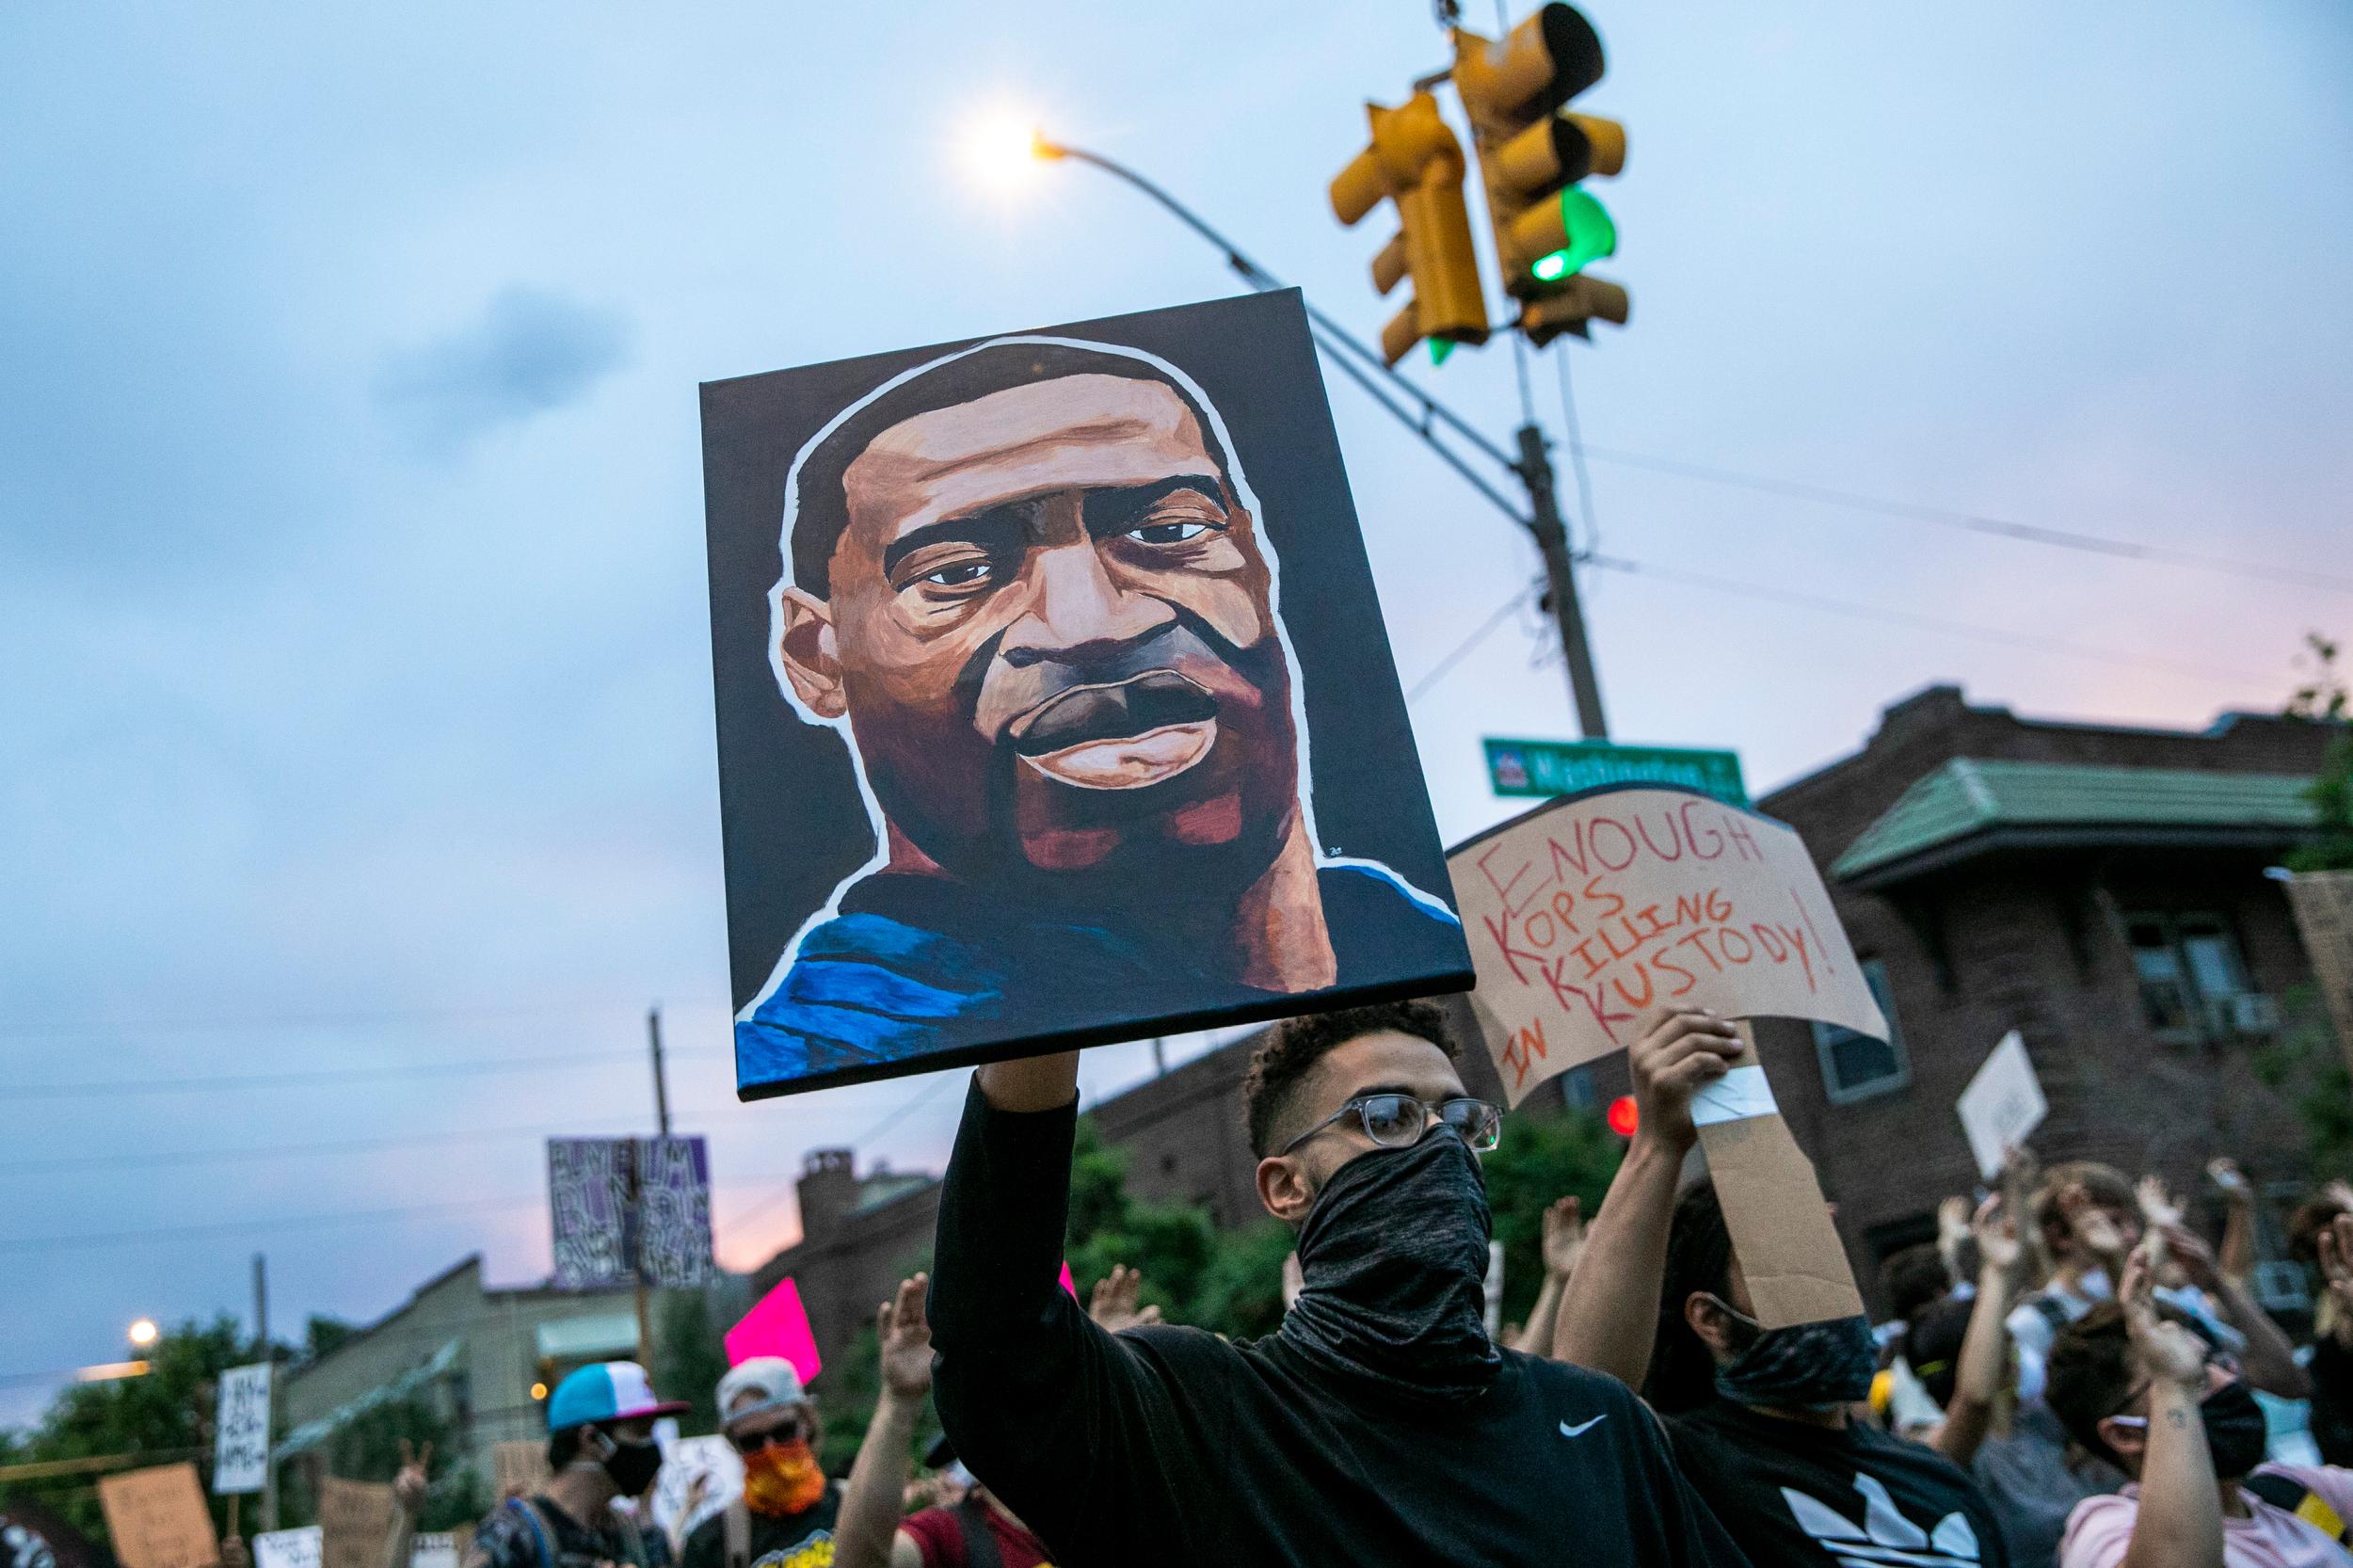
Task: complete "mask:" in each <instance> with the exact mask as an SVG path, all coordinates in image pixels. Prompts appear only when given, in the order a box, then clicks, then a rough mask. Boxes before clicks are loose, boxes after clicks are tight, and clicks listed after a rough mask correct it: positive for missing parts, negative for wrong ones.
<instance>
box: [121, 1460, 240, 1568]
mask: <svg viewBox="0 0 2353 1568" xmlns="http://www.w3.org/2000/svg"><path fill="white" fill-rule="evenodd" d="M98 1506H99V1507H100V1508H101V1509H102V1510H104V1512H105V1515H106V1533H107V1535H108V1536H110V1537H112V1538H113V1541H114V1548H115V1557H116V1558H117V1559H118V1560H120V1562H121V1564H122V1568H212V1565H213V1564H214V1563H216V1562H217V1561H219V1560H220V1543H219V1541H218V1540H217V1539H216V1537H215V1536H214V1534H213V1515H212V1513H211V1512H210V1511H209V1510H207V1509H206V1508H205V1506H204V1486H203V1483H202V1482H201V1481H200V1480H197V1477H196V1466H195V1465H194V1464H190V1463H188V1462H187V1461H186V1460H182V1461H181V1462H180V1463H179V1464H160V1465H157V1466H155V1467H154V1468H153V1469H149V1470H125V1471H123V1472H122V1473H121V1474H120V1475H113V1476H101V1477H99V1478H98Z"/></svg>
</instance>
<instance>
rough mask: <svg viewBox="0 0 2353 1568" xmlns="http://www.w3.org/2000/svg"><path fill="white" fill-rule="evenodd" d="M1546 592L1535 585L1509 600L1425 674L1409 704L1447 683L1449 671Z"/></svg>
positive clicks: (1416, 686) (1407, 699) (1415, 687)
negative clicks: (1513, 616) (1445, 680)
mask: <svg viewBox="0 0 2353 1568" xmlns="http://www.w3.org/2000/svg"><path fill="white" fill-rule="evenodd" d="M1543 591H1544V585H1543V584H1531V585H1530V586H1529V587H1525V588H1522V589H1521V590H1520V591H1519V592H1518V593H1515V594H1513V596H1512V597H1511V598H1509V599H1507V600H1504V601H1503V602H1502V603H1501V604H1498V605H1497V606H1496V610H1495V614H1493V615H1491V616H1488V617H1487V618H1486V619H1485V620H1482V621H1481V622H1480V623H1479V625H1478V627H1477V628H1476V629H1474V630H1473V631H1472V632H1471V634H1470V635H1469V636H1467V637H1465V638H1464V639H1463V640H1462V641H1461V642H1459V643H1456V644H1455V645H1454V647H1453V648H1450V649H1449V650H1448V652H1447V655H1446V657H1444V658H1443V659H1440V660H1439V661H1438V662H1437V663H1436V664H1433V665H1431V666H1430V668H1429V669H1428V670H1427V671H1425V672H1424V673H1423V675H1422V678H1421V679H1420V680H1417V681H1415V682H1414V686H1413V690H1411V691H1409V692H1407V693H1406V694H1405V700H1406V701H1407V702H1409V703H1411V702H1418V701H1420V700H1421V698H1422V696H1423V694H1424V693H1426V692H1428V691H1429V690H1430V688H1431V687H1433V686H1434V685H1436V684H1437V683H1438V682H1439V681H1440V680H1442V679H1444V678H1445V676H1446V673H1447V672H1448V671H1449V670H1450V669H1452V668H1453V667H1454V666H1455V665H1456V664H1461V663H1462V662H1463V661H1464V660H1465V659H1466V658H1468V657H1469V656H1470V654H1471V651H1472V649H1474V648H1478V647H1479V645H1480V644H1481V643H1483V642H1485V641H1486V640H1487V638H1488V637H1489V636H1490V635H1492V634H1493V633H1494V632H1495V630H1496V628H1497V627H1498V626H1501V625H1502V624H1503V623H1504V622H1505V621H1507V620H1509V619H1511V618H1512V613H1513V611H1514V610H1517V609H1518V608H1519V607H1520V606H1521V605H1523V604H1526V603H1527V602H1529V600H1532V599H1534V598H1536V597H1537V595H1539V594H1541V593H1542V592H1543Z"/></svg>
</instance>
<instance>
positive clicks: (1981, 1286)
mask: <svg viewBox="0 0 2353 1568" xmlns="http://www.w3.org/2000/svg"><path fill="white" fill-rule="evenodd" d="M1969 1228H1970V1232H1971V1234H1972V1236H1973V1237H1974V1238H1975V1239H1976V1241H1977V1300H1976V1302H1975V1304H1972V1305H1971V1306H1970V1308H1969V1327H1968V1329H1967V1330H1966V1331H1965V1332H1964V1333H1963V1334H1962V1335H1961V1355H1960V1358H1959V1360H1958V1362H1957V1363H1956V1365H1955V1366H1954V1368H1953V1400H1952V1403H1951V1404H1950V1405H1949V1406H1947V1407H1946V1409H1945V1420H1944V1423H1943V1424H1942V1425H1940V1426H1939V1427H1938V1428H1937V1429H1936V1436H1935V1439H1934V1441H1933V1442H1932V1444H1931V1445H1930V1446H1931V1447H1933V1448H1935V1449H1936V1451H1937V1452H1939V1453H1941V1454H1943V1455H1944V1456H1945V1458H1946V1459H1949V1460H1951V1461H1952V1462H1953V1463H1954V1464H1959V1465H1961V1466H1962V1467H1964V1468H1966V1467H1967V1465H1968V1464H1969V1462H1970V1461H1971V1460H1972V1459H1974V1458H1976V1457H1977V1448H1978V1446H1979V1445H1981V1444H1982V1443H1984V1441H1985V1434H1986V1431H1987V1429H1988V1428H1989V1427H1991V1426H1992V1425H1993V1401H1994V1400H1995V1399H1996V1398H1997V1397H1998V1396H1999V1395H2000V1393H2001V1391H2002V1366H2003V1363H2004V1362H2005V1361H2007V1360H2008V1359H2009V1329H2008V1328H2007V1327H2006V1326H2005V1325H2004V1322H2003V1320H2004V1319H2006V1318H2008V1317H2009V1308H2010V1303H2011V1301H2012V1300H2013V1299H2014V1298H2015V1296H2016V1294H2017V1289H2018V1272H2019V1263H2020V1260H2021V1258H2022V1256H2024V1253H2025V1248H2024V1246H2023V1245H2022V1244H2021V1243H2020V1241H2019V1240H2018V1224H2017V1222H2016V1220H2015V1218H2014V1217H2013V1216H2011V1215H2010V1214H2009V1213H2007V1212H2005V1211H2004V1210H2003V1208H2002V1200H2001V1199H2000V1198H1998V1197H1995V1198H1988V1199H1986V1200H1985V1202H1984V1203H1982V1204H1980V1205H1978V1206H1977V1214H1976V1216H1975V1217H1974V1218H1972V1219H1971V1221H1970V1224H1969Z"/></svg>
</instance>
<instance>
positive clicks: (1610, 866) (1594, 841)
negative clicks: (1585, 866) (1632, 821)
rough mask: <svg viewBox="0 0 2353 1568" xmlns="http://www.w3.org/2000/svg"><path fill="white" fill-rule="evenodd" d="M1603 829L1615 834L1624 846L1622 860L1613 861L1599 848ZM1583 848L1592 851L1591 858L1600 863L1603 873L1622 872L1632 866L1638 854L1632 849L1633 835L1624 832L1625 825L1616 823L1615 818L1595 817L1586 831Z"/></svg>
mask: <svg viewBox="0 0 2353 1568" xmlns="http://www.w3.org/2000/svg"><path fill="white" fill-rule="evenodd" d="M1605 827H1606V828H1609V830H1610V831H1611V832H1613V833H1615V834H1616V835H1617V836H1618V839H1619V841H1620V842H1621V843H1623V844H1624V845H1625V858H1624V859H1621V860H1614V861H1613V860H1611V859H1610V858H1609V855H1608V854H1606V853H1605V852H1604V851H1603V849H1602V847H1601V830H1602V829H1603V828H1605ZM1585 847H1586V848H1587V849H1590V850H1592V851H1593V858H1594V859H1596V860H1598V861H1600V862H1601V864H1602V869H1603V870H1604V871H1612V872H1622V871H1624V870H1625V869H1626V868H1627V867H1628V866H1631V865H1632V864H1634V856H1636V855H1637V854H1638V853H1640V852H1639V851H1637V850H1636V849H1635V847H1634V835H1633V834H1631V833H1628V832H1627V831H1626V830H1625V824H1624V823H1622V822H1620V821H1618V819H1617V818H1615V817H1595V818H1594V819H1593V826H1592V827H1590V828H1588V829H1587V830H1586V839H1585Z"/></svg>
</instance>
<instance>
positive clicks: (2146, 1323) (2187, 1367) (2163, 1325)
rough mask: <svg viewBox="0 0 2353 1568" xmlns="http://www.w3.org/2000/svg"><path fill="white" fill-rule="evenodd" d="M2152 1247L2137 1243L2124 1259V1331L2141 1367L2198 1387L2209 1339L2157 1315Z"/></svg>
mask: <svg viewBox="0 0 2353 1568" xmlns="http://www.w3.org/2000/svg"><path fill="white" fill-rule="evenodd" d="M2152 1251H2153V1247H2152V1246H2150V1245H2148V1244H2143V1245H2141V1246H2138V1247H2136V1248H2134V1249H2133V1256H2131V1257H2129V1258H2127V1259H2126V1260H2125V1263H2124V1277H2123V1283H2122V1284H2121V1286H2120V1287H2119V1288H2118V1290H2117V1293H2116V1295H2117V1300H2118V1301H2119V1302H2121V1303H2122V1304H2123V1307H2124V1333H2125V1335H2126V1336H2127V1337H2129V1338H2130V1339H2131V1341H2132V1346H2133V1351H2134V1353H2135V1354H2136V1355H2137V1356H2138V1357H2139V1359H2140V1365H2141V1369H2142V1370H2143V1371H2145V1372H2147V1373H2148V1374H2149V1376H2150V1377H2151V1378H2152V1379H2153V1380H2160V1381H2163V1382H2166V1383H2173V1384H2180V1385H2182V1386H2183V1387H2185V1388H2188V1389H2192V1390H2196V1389H2198V1388H2200V1387H2201V1385H2202V1384H2204V1383H2205V1379H2206V1342H2205V1341H2204V1340H2202V1339H2201V1338H2199V1337H2198V1336H2196V1335H2194V1334H2192V1333H2191V1332H2190V1331H2189V1330H2187V1329H2185V1328H2184V1327H2183V1326H2182V1325H2181V1324H2179V1323H2177V1322H2175V1321H2173V1320H2171V1319H2169V1318H2161V1317H2159V1316H2158V1315H2157V1303H2156V1276H2155V1272H2154V1271H2153V1266H2152V1263H2151V1256H2150V1255H2151V1253H2152Z"/></svg>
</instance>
